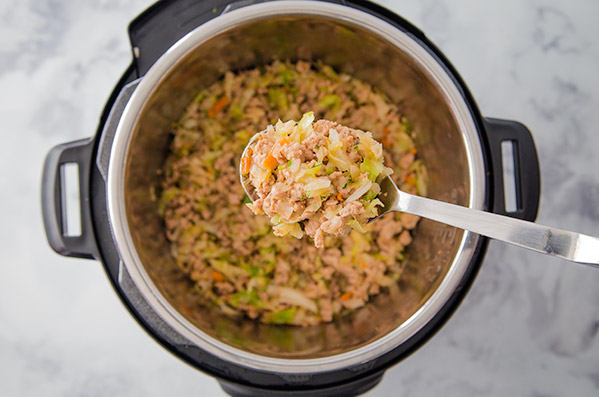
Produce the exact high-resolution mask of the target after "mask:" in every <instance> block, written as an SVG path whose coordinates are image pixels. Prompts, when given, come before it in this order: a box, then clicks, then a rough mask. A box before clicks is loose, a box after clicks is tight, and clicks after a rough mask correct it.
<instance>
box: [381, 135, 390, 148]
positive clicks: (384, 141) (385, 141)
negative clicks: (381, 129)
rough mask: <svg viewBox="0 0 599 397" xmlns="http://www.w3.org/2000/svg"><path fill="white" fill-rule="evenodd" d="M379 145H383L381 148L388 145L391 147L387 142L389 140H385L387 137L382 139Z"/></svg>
mask: <svg viewBox="0 0 599 397" xmlns="http://www.w3.org/2000/svg"><path fill="white" fill-rule="evenodd" d="M381 143H382V144H383V146H389V145H391V142H389V140H388V139H387V137H383V138H382V139H381Z"/></svg>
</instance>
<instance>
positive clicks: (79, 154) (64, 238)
mask: <svg viewBox="0 0 599 397" xmlns="http://www.w3.org/2000/svg"><path fill="white" fill-rule="evenodd" d="M93 146H94V140H93V139H92V138H87V139H82V140H78V141H73V142H68V143H63V144H61V145H58V146H55V147H54V148H52V150H50V152H49V153H48V155H47V156H46V161H45V163H44V170H43V175H42V192H41V193H42V216H43V218H44V227H45V229H46V237H47V239H48V243H49V244H50V246H51V247H52V249H53V250H54V251H56V252H57V253H59V254H60V255H64V256H71V257H75V258H88V259H95V258H98V248H97V246H96V240H95V236H94V232H93V228H92V223H91V215H90V207H89V205H90V202H89V180H90V166H91V159H92V151H93ZM67 163H75V164H77V167H78V174H79V203H80V204H79V207H80V215H81V216H80V219H81V231H80V234H79V235H77V236H69V235H66V230H65V228H66V222H65V220H66V218H65V217H66V208H65V204H64V202H63V188H64V182H65V181H64V175H63V170H64V165H65V164H67Z"/></svg>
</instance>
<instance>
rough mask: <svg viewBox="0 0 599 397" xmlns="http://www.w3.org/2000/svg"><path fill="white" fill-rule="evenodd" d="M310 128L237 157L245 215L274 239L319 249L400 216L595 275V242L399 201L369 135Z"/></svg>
mask: <svg viewBox="0 0 599 397" xmlns="http://www.w3.org/2000/svg"><path fill="white" fill-rule="evenodd" d="M313 121H314V116H313V115H312V113H307V114H305V115H304V117H303V118H302V119H301V120H300V122H298V123H296V122H294V121H288V122H286V123H283V122H281V121H279V122H278V123H277V124H276V125H275V126H268V128H267V129H266V130H264V131H262V132H260V133H258V134H256V135H254V136H253V137H252V139H251V140H250V141H249V143H248V145H247V146H246V148H245V150H244V152H243V154H242V157H241V162H240V180H241V184H242V186H243V188H244V190H245V191H246V193H247V195H248V197H249V198H250V200H251V201H252V203H250V204H248V207H250V209H251V210H252V211H254V213H256V214H266V215H268V216H269V217H270V219H271V223H272V224H273V225H274V226H273V232H274V233H275V234H276V235H279V236H283V235H286V234H290V235H292V236H294V237H297V238H301V237H302V236H303V234H304V233H305V234H307V235H309V236H310V237H312V238H313V239H314V243H315V245H316V247H322V246H323V245H324V237H325V236H326V235H327V234H331V235H336V236H343V235H345V234H347V233H348V231H349V230H351V229H355V230H357V231H359V232H365V231H366V229H365V225H366V224H367V223H370V222H372V221H375V220H377V219H379V218H380V217H382V216H384V215H386V214H388V213H389V212H392V211H400V212H405V213H410V214H414V215H418V216H421V217H423V218H428V219H431V220H434V221H437V222H441V223H445V224H447V225H451V226H455V227H458V228H460V229H464V230H469V231H471V232H474V233H478V234H481V235H483V236H486V237H490V238H492V239H495V240H500V241H504V242H506V243H510V244H513V245H517V246H519V247H523V248H527V249H530V250H533V251H537V252H540V253H543V254H548V255H553V256H557V257H560V258H563V259H567V260H569V261H572V262H578V263H584V264H587V265H592V266H596V267H599V238H597V237H594V236H589V235H585V234H581V233H576V232H570V231H565V230H560V229H555V228H551V227H547V226H542V225H539V224H536V223H533V222H528V221H524V220H520V219H515V218H510V217H507V216H503V215H497V214H493V213H489V212H485V211H480V210H476V209H472V208H468V207H463V206H460V205H455V204H450V203H446V202H442V201H437V200H432V199H429V198H425V197H420V196H417V195H414V194H410V193H406V192H404V191H402V190H400V189H399V188H398V187H397V185H396V184H395V183H394V181H393V180H392V179H391V177H390V175H391V174H392V172H393V170H391V169H390V168H387V167H385V166H384V165H383V155H382V145H381V144H380V143H378V142H376V141H375V140H374V139H373V138H372V134H371V133H369V132H364V131H360V130H355V129H351V128H348V127H345V126H342V125H339V124H337V123H334V122H331V121H328V120H319V121H317V122H316V123H314V124H313Z"/></svg>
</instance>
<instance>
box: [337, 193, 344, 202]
mask: <svg viewBox="0 0 599 397" xmlns="http://www.w3.org/2000/svg"><path fill="white" fill-rule="evenodd" d="M337 200H339V201H342V200H343V196H342V195H341V193H337Z"/></svg>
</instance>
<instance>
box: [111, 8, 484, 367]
mask: <svg viewBox="0 0 599 397" xmlns="http://www.w3.org/2000/svg"><path fill="white" fill-rule="evenodd" d="M289 15H302V16H314V17H324V18H329V19H333V20H338V21H342V22H345V23H349V24H352V25H354V26H357V27H360V28H362V29H365V30H368V31H370V32H371V33H373V34H375V35H377V36H379V37H381V38H383V39H385V40H386V41H388V42H389V43H390V44H392V45H394V46H396V47H398V48H399V49H401V50H402V51H404V52H405V53H407V54H408V55H409V56H410V57H411V58H412V59H413V60H414V61H415V62H416V63H417V64H418V65H419V66H420V67H421V68H423V69H424V70H425V71H426V72H427V73H428V75H429V77H430V78H431V80H433V81H434V82H435V83H436V85H437V88H438V89H439V91H440V93H441V94H442V95H443V97H444V98H445V101H446V102H447V103H448V104H449V105H450V108H451V110H452V113H453V115H454V117H455V119H456V122H457V123H458V125H459V127H460V130H461V131H462V134H463V138H464V139H463V142H464V144H465V146H466V147H465V149H466V150H465V151H466V155H467V162H468V166H469V170H470V173H469V175H468V178H469V184H470V197H469V203H468V205H469V207H471V208H477V209H482V207H483V203H484V193H485V189H484V186H485V184H484V182H485V179H484V169H485V167H484V162H483V157H482V156H483V155H482V151H483V148H482V144H481V142H480V137H479V133H478V130H477V128H476V123H475V121H474V118H473V117H474V116H473V114H472V113H471V112H470V110H469V107H468V105H467V103H466V101H465V99H464V97H463V96H462V93H461V90H460V89H459V84H458V83H457V82H456V81H455V79H454V78H453V77H452V75H451V74H450V72H449V71H448V70H447V69H446V68H445V67H444V66H443V64H442V62H440V61H439V60H438V59H437V57H436V56H435V55H434V54H433V53H432V52H431V51H429V50H428V49H427V47H425V46H424V45H423V44H422V43H420V42H419V41H417V39H416V38H415V37H414V36H412V35H410V34H408V33H407V32H405V31H402V30H400V29H398V28H397V27H396V26H393V25H391V24H390V23H388V22H386V21H384V20H382V19H380V18H378V17H376V16H374V15H371V14H369V13H367V12H364V11H361V10H358V9H355V8H351V7H347V6H343V5H338V4H333V3H328V2H319V1H307V0H275V1H269V2H267V3H259V4H254V5H250V6H245V7H243V8H241V9H237V10H233V11H229V12H227V13H224V14H222V15H221V16H219V17H216V18H215V19H213V20H211V21H208V22H206V23H205V24H203V25H200V26H199V27H197V28H195V29H194V30H193V31H191V32H190V33H188V34H187V35H186V36H184V37H183V38H181V39H180V40H179V41H178V42H177V43H175V44H174V45H173V46H172V47H171V48H169V50H168V51H166V52H165V53H164V54H163V55H162V56H161V57H160V58H159V59H158V60H157V61H156V63H155V64H154V65H153V66H152V67H151V68H150V69H149V70H148V72H147V73H146V75H145V76H144V77H143V78H142V79H141V81H140V82H139V84H138V86H137V87H136V88H135V91H134V92H133V94H132V96H131V98H130V99H129V101H128V102H127V104H126V107H125V110H124V112H123V115H122V117H121V119H120V120H119V123H118V126H117V129H116V132H115V136H114V140H113V144H112V149H111V155H110V159H109V164H108V175H107V177H108V178H107V191H106V197H107V205H108V216H109V221H110V228H111V231H112V233H113V236H114V241H115V245H116V248H117V251H118V254H119V257H120V258H121V261H122V264H123V265H124V266H125V268H126V269H127V272H128V273H129V275H130V277H131V279H132V281H133V283H134V284H135V286H136V288H138V290H139V292H140V293H141V295H142V296H143V297H144V299H145V300H146V302H147V303H148V304H149V305H150V306H151V307H152V309H153V310H154V311H155V312H156V314H157V315H158V316H159V317H161V318H162V320H164V321H165V322H166V323H167V324H169V325H170V326H171V327H173V328H174V329H175V330H176V331H177V332H178V333H179V334H180V335H181V336H182V337H183V338H185V339H187V340H188V341H189V344H191V345H195V346H197V347H199V348H200V349H202V350H204V351H206V352H208V353H210V354H212V355H214V356H216V357H219V358H221V359H223V360H226V361H229V362H232V363H235V364H238V365H242V366H245V367H248V368H251V369H257V370H261V371H268V372H275V373H295V374H306V373H315V372H326V371H333V370H338V369H341V368H345V367H350V366H355V365H359V364H363V363H366V362H368V361H371V360H372V359H375V358H377V357H379V356H381V355H384V354H385V353H388V352H389V351H391V350H393V349H395V348H396V347H398V346H400V345H401V344H403V343H405V342H406V341H408V340H409V339H410V338H411V337H412V336H414V335H415V334H416V333H417V332H418V331H420V330H421V329H422V328H423V327H424V326H425V325H426V324H427V323H428V322H429V321H430V320H431V319H432V318H433V317H434V316H435V315H436V314H437V313H438V312H439V311H440V310H441V309H442V308H443V306H444V305H445V304H446V303H447V301H448V300H449V299H450V298H451V296H452V295H453V294H454V292H455V290H456V289H457V288H458V286H459V285H460V283H461V281H462V278H463V276H464V273H465V272H466V270H467V268H468V264H469V263H470V261H471V259H472V256H473V254H474V251H475V248H476V246H477V242H478V239H479V236H478V235H476V234H474V233H471V232H467V231H465V232H464V234H463V236H462V239H461V242H460V244H459V250H458V254H457V255H456V257H455V258H454V261H453V263H452V264H451V266H450V268H449V270H448V272H447V274H446V276H445V277H444V279H443V281H442V282H441V284H440V285H439V287H438V288H437V289H436V290H435V291H434V293H433V294H432V295H431V296H430V297H429V299H428V300H427V301H426V302H425V303H424V304H423V305H422V307H420V308H419V309H418V310H417V311H416V312H415V313H414V314H412V316H410V318H408V319H407V320H406V321H405V322H403V323H402V324H401V325H399V326H398V327H397V328H395V329H394V330H393V331H391V332H389V333H388V334H386V335H384V336H382V337H381V338H379V339H377V340H375V341H373V342H371V343H368V344H366V345H364V346H361V347H359V348H356V349H354V350H350V351H348V352H344V353H340V354H335V355H331V356H327V357H320V358H309V359H298V358H293V359H289V358H277V357H270V356H263V355H259V354H255V353H249V352H247V351H244V350H241V349H238V348H235V347H233V346H231V345H228V344H226V343H224V342H221V341H219V340H217V339H216V338H213V337H211V336H209V335H207V334H206V333H204V332H203V331H201V330H200V329H198V328H197V327H195V326H194V325H193V324H192V323H191V322H189V321H188V320H187V319H185V318H184V317H183V316H182V315H181V314H180V313H179V312H178V311H177V310H175V308H174V307H172V305H170V303H169V302H168V301H167V300H166V298H165V297H164V296H163V295H162V294H161V293H160V292H159V290H158V289H157V288H156V286H155V285H154V283H153V282H152V280H151V278H150V276H149V274H148V273H147V272H146V270H145V268H144V266H143V264H142V262H141V260H140V258H139V256H138V254H137V252H136V250H135V246H134V243H133V239H132V237H131V233H130V230H129V225H128V222H127V215H126V208H125V200H124V195H125V192H124V181H125V170H126V167H125V165H126V159H127V155H128V153H129V145H130V141H131V136H132V132H133V131H134V130H135V127H136V125H137V121H138V116H139V114H141V111H142V109H143V108H144V107H145V105H146V104H147V101H148V99H149V98H151V97H152V95H153V94H154V92H155V91H156V87H157V86H159V85H160V83H161V82H162V81H163V79H164V78H165V77H166V76H167V75H168V74H169V73H170V71H171V70H172V69H173V68H175V67H176V66H177V65H178V62H179V61H180V60H181V59H183V58H185V57H186V56H187V55H188V54H189V53H191V52H193V51H194V50H195V48H197V47H198V46H199V45H201V44H203V43H204V42H205V41H207V40H208V39H210V38H213V37H214V36H216V35H218V34H220V33H223V32H225V31H227V30H230V29H233V28H236V27H239V26H241V25H243V24H246V23H249V22H252V21H258V20H261V19H266V18H272V17H280V16H289ZM466 138H467V139H466Z"/></svg>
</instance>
